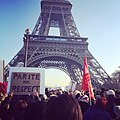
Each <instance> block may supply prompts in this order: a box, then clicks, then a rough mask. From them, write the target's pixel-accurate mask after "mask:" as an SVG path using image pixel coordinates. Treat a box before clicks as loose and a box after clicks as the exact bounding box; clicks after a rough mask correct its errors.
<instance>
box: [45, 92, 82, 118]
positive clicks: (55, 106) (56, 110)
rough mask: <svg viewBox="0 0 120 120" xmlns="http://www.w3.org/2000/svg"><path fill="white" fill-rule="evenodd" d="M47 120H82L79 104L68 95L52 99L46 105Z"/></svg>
mask: <svg viewBox="0 0 120 120" xmlns="http://www.w3.org/2000/svg"><path fill="white" fill-rule="evenodd" d="M46 120H82V113H81V109H80V106H79V103H78V102H77V100H76V99H75V98H73V97H71V96H69V95H66V94H61V95H59V96H52V97H50V99H49V100H48V102H47V104H46Z"/></svg>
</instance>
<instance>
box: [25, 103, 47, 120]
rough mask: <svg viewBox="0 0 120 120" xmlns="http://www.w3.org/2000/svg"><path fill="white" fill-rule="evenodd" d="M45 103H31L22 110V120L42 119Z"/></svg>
mask: <svg viewBox="0 0 120 120" xmlns="http://www.w3.org/2000/svg"><path fill="white" fill-rule="evenodd" d="M44 109H45V103H44V102H43V101H37V102H33V103H31V104H30V105H29V106H28V108H27V110H26V111H25V112H24V115H23V120H44Z"/></svg>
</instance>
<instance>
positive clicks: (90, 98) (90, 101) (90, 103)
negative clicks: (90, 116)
mask: <svg viewBox="0 0 120 120" xmlns="http://www.w3.org/2000/svg"><path fill="white" fill-rule="evenodd" d="M89 101H90V105H92V100H91V96H90V81H89Z"/></svg>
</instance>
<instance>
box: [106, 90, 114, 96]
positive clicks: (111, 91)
mask: <svg viewBox="0 0 120 120" xmlns="http://www.w3.org/2000/svg"><path fill="white" fill-rule="evenodd" d="M107 95H113V96H115V92H114V91H113V90H108V92H107Z"/></svg>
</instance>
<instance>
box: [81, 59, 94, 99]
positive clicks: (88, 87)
mask: <svg viewBox="0 0 120 120" xmlns="http://www.w3.org/2000/svg"><path fill="white" fill-rule="evenodd" d="M82 90H83V91H89V95H90V97H91V98H93V99H94V92H93V88H92V84H91V80H90V73H89V70H88V63H87V58H86V57H85V58H84V69H83V80H82Z"/></svg>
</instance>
